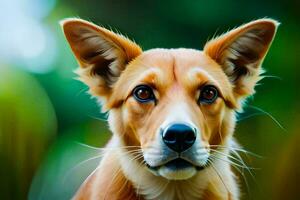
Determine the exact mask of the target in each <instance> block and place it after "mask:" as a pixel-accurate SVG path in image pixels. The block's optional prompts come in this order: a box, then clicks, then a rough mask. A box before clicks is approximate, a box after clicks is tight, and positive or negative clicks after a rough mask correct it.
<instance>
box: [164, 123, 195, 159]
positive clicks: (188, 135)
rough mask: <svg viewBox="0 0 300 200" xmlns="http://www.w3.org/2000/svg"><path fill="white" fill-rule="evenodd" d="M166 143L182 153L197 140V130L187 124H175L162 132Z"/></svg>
mask: <svg viewBox="0 0 300 200" xmlns="http://www.w3.org/2000/svg"><path fill="white" fill-rule="evenodd" d="M162 138H163V141H164V143H165V144H166V145H167V146H168V147H169V148H170V149H172V150H174V151H176V152H178V153H180V152H183V151H185V150H187V149H188V148H190V147H191V146H192V145H193V144H194V142H195V140H196V131H195V130H194V129H193V128H191V127H190V126H187V125H185V124H173V125H171V126H169V127H168V128H167V129H166V130H165V131H164V132H163V134H162Z"/></svg>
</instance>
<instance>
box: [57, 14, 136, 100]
mask: <svg viewBox="0 0 300 200" xmlns="http://www.w3.org/2000/svg"><path fill="white" fill-rule="evenodd" d="M60 24H61V26H62V28H63V31H64V34H65V36H66V38H67V40H68V42H69V44H70V47H71V49H72V51H73V53H74V55H75V57H76V59H77V61H78V63H79V65H80V68H79V69H78V70H77V71H76V72H77V74H78V75H79V79H80V80H82V81H83V82H84V83H86V84H87V85H88V86H89V88H90V92H91V94H92V95H94V96H98V97H101V98H102V99H104V100H106V99H107V98H108V96H109V95H110V93H111V89H112V86H113V84H114V83H115V82H116V81H117V80H118V78H119V76H120V74H121V72H122V71H123V70H124V69H125V67H126V65H127V64H128V63H129V62H130V61H131V60H133V59H134V58H135V57H137V56H138V55H140V54H141V53H142V50H141V48H140V47H139V46H138V45H137V44H135V43H134V42H132V41H130V40H129V39H127V38H126V37H124V36H122V35H120V34H116V33H113V32H112V31H109V30H107V29H105V28H103V27H99V26H97V25H94V24H92V23H90V22H87V21H84V20H81V19H66V20H63V21H61V23H60Z"/></svg>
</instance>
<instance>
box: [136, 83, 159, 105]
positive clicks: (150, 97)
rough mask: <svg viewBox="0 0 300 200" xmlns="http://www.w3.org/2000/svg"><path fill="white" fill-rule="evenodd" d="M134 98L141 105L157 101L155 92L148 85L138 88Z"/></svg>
mask: <svg viewBox="0 0 300 200" xmlns="http://www.w3.org/2000/svg"><path fill="white" fill-rule="evenodd" d="M133 97H134V98H135V99H136V100H137V101H139V102H141V103H146V102H149V101H155V96H154V94H153V90H152V88H151V87H149V86H147V85H139V86H137V87H136V88H134V90H133Z"/></svg>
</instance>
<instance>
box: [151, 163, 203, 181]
mask: <svg viewBox="0 0 300 200" xmlns="http://www.w3.org/2000/svg"><path fill="white" fill-rule="evenodd" d="M149 168H150V169H151V171H152V172H153V173H154V174H156V175H158V176H162V177H164V178H166V179H168V180H187V179H189V178H192V177H193V176H195V175H196V173H197V171H198V170H199V167H195V166H194V165H193V164H191V163H190V162H188V161H185V160H183V159H180V158H177V159H175V160H172V161H170V162H168V163H166V164H164V165H162V166H160V167H155V168H151V167H149Z"/></svg>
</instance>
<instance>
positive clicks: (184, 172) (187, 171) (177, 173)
mask: <svg viewBox="0 0 300 200" xmlns="http://www.w3.org/2000/svg"><path fill="white" fill-rule="evenodd" d="M196 173H197V170H196V169H195V167H187V168H184V169H177V170H174V169H170V168H169V167H166V166H162V167H160V168H159V170H158V174H159V175H160V176H162V177H164V178H166V179H168V180H186V179H189V178H192V177H193V176H194V175H195V174H196Z"/></svg>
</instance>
